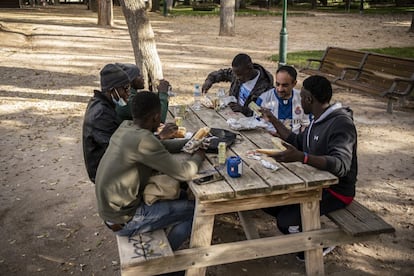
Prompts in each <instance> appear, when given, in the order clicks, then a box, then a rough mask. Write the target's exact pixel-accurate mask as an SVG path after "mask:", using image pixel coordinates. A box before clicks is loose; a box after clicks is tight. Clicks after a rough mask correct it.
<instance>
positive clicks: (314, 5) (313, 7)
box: [311, 0, 316, 10]
mask: <svg viewBox="0 0 414 276" xmlns="http://www.w3.org/2000/svg"><path fill="white" fill-rule="evenodd" d="M311 9H312V10H314V9H316V0H311Z"/></svg>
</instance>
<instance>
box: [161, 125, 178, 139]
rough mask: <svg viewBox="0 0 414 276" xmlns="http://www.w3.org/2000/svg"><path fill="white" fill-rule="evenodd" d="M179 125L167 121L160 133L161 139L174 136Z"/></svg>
mask: <svg viewBox="0 0 414 276" xmlns="http://www.w3.org/2000/svg"><path fill="white" fill-rule="evenodd" d="M177 130H178V126H177V125H176V124H174V123H166V124H165V125H164V127H163V129H162V130H161V132H160V133H159V134H158V136H159V137H160V140H165V139H171V138H174V134H175V133H176V132H177Z"/></svg>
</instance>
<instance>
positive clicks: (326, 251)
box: [323, 246, 336, 256]
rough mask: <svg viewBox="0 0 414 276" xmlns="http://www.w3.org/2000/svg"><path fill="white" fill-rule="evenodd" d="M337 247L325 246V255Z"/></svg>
mask: <svg viewBox="0 0 414 276" xmlns="http://www.w3.org/2000/svg"><path fill="white" fill-rule="evenodd" d="M335 247H336V246H330V247H327V248H324V249H323V256H326V255H328V254H329V253H331V251H332V250H334V249H335Z"/></svg>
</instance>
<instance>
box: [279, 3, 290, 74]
mask: <svg viewBox="0 0 414 276" xmlns="http://www.w3.org/2000/svg"><path fill="white" fill-rule="evenodd" d="M286 15H287V0H283V13H282V29H281V30H280V39H279V66H278V67H280V66H283V65H286V55H287V54H286V51H287V37H288V33H287V29H286Z"/></svg>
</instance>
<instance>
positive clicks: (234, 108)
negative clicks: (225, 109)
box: [229, 102, 243, 112]
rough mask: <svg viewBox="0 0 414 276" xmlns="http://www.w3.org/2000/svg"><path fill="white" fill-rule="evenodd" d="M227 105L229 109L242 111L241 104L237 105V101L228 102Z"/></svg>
mask: <svg viewBox="0 0 414 276" xmlns="http://www.w3.org/2000/svg"><path fill="white" fill-rule="evenodd" d="M229 106H230V108H231V110H233V111H234V112H242V111H243V106H241V105H239V104H238V103H233V102H231V103H229Z"/></svg>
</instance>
